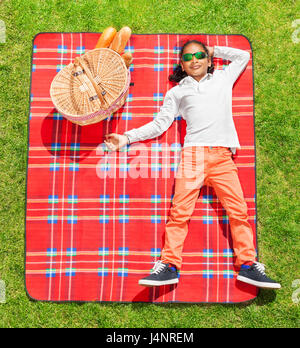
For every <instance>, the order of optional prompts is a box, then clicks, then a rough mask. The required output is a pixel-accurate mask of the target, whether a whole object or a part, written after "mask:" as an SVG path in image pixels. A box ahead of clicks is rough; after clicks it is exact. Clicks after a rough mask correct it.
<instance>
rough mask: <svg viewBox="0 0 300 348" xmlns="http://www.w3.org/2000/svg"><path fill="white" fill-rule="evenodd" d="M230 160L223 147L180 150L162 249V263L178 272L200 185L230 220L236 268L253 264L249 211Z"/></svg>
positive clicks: (196, 147) (229, 155) (236, 170)
mask: <svg viewBox="0 0 300 348" xmlns="http://www.w3.org/2000/svg"><path fill="white" fill-rule="evenodd" d="M237 173H238V169H237V167H236V165H235V163H234V162H233V160H232V152H231V151H230V149H229V148H227V147H222V146H213V147H210V146H191V147H186V148H183V150H182V152H181V161H180V164H179V167H178V170H177V173H176V177H175V193H174V197H173V201H172V207H171V210H170V216H169V219H168V222H167V224H166V231H165V245H164V248H163V250H162V254H161V260H162V262H164V263H172V264H174V265H175V266H176V267H177V268H178V269H180V268H181V264H182V249H183V244H184V240H185V238H186V236H187V233H188V221H189V220H190V218H191V215H192V214H193V211H194V207H195V204H196V201H197V199H198V196H199V191H200V189H201V187H202V186H203V185H208V186H212V187H213V188H214V191H215V193H216V195H217V197H218V199H219V200H220V202H221V204H222V206H223V207H224V208H225V210H226V213H227V215H228V218H229V224H230V229H231V235H232V241H233V249H234V253H235V255H236V257H237V258H236V266H240V265H242V264H243V263H245V262H247V261H255V256H256V252H255V247H254V243H253V231H252V228H251V226H250V224H249V222H248V221H247V220H248V207H247V203H246V202H245V199H244V195H243V191H242V187H241V184H240V181H239V177H238V174H237Z"/></svg>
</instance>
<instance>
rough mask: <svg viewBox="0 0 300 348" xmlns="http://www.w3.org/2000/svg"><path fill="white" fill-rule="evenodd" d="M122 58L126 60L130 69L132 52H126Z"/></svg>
mask: <svg viewBox="0 0 300 348" xmlns="http://www.w3.org/2000/svg"><path fill="white" fill-rule="evenodd" d="M121 57H122V58H123V59H124V62H125V64H126V66H127V68H129V66H130V64H131V63H132V54H131V53H130V52H125V53H124V54H122V56H121Z"/></svg>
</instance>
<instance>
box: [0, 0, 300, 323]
mask: <svg viewBox="0 0 300 348" xmlns="http://www.w3.org/2000/svg"><path fill="white" fill-rule="evenodd" d="M297 18H300V12H299V2H298V7H297V6H296V1H292V0H271V1H264V0H237V1H234V0H231V1H228V0H223V1H218V0H209V1H198V0H184V1H177V0H165V1H164V0H160V1H147V0H134V1H133V0H122V1H116V0H109V1H108V0H103V1H96V0H91V1H87V0H78V1H66V0H60V1H59V0H57V1H51V0H49V1H42V0H40V1H33V0H26V1H21V0H11V1H5V0H4V1H0V19H1V20H3V21H4V22H5V24H6V43H2V44H1V43H0V117H1V121H0V122H1V123H0V169H1V180H0V205H1V206H0V208H1V209H0V228H1V232H0V279H2V280H4V281H5V284H6V303H4V304H0V327H114V328H118V327H130V328H134V327H152V328H157V327H166V328H167V327H169V328H196V327H299V307H298V306H297V304H295V303H293V301H292V293H293V291H295V290H296V289H295V288H293V287H292V282H293V280H295V279H297V278H300V275H299V203H298V202H299V196H298V195H297V187H298V188H299V186H300V182H299V136H298V134H299V94H298V93H297V92H298V90H299V89H298V88H299V85H298V83H297V78H298V77H299V64H298V66H297V63H299V45H300V43H299V44H296V43H294V42H293V41H292V33H293V32H294V30H295V28H293V27H292V22H293V21H294V20H295V19H297ZM111 25H112V26H114V27H117V28H121V27H122V26H124V25H128V26H130V27H131V28H132V31H133V33H140V34H142V33H172V32H174V33H210V34H243V35H245V36H247V37H248V38H249V40H250V41H251V43H252V48H253V55H254V78H255V123H256V147H257V148H256V151H257V195H258V197H257V198H258V200H257V208H258V242H259V254H260V260H261V261H262V262H263V263H265V264H266V265H268V266H270V267H269V269H270V275H271V276H274V277H275V278H276V279H279V280H280V281H281V283H282V286H283V288H282V289H281V290H280V291H278V292H276V293H275V292H272V291H270V292H269V291H261V293H260V295H259V296H258V298H257V299H256V300H254V301H253V302H251V303H248V304H242V305H187V304H172V305H154V304H118V303H113V304H99V303H84V304H77V303H63V304H55V303H42V302H34V301H31V300H29V298H28V297H27V295H26V293H25V288H24V214H25V209H24V207H25V179H26V161H27V159H26V157H27V127H28V124H27V119H28V110H29V101H28V100H29V83H30V68H31V48H32V39H33V37H34V35H35V34H37V33H38V32H47V31H51V32H52V31H53V32H56V31H57V32H61V31H66V32H67V31H76V32H80V31H91V32H101V31H102V30H103V29H104V28H106V27H107V26H111ZM299 36H300V35H299Z"/></svg>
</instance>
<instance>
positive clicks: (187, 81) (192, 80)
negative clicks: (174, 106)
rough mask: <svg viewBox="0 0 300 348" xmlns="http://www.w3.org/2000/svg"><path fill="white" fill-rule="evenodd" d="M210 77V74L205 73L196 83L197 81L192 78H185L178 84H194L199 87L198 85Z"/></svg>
mask: <svg viewBox="0 0 300 348" xmlns="http://www.w3.org/2000/svg"><path fill="white" fill-rule="evenodd" d="M211 77H212V74H211V73H206V75H204V76H203V77H202V79H201V80H200V81H199V82H198V81H197V80H195V79H194V78H193V77H192V76H186V77H184V78H183V79H182V80H181V81H179V84H180V85H181V84H183V83H185V84H191V83H194V84H196V85H199V83H201V82H203V81H205V80H206V79H210V78H211Z"/></svg>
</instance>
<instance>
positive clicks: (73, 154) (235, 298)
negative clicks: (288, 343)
mask: <svg viewBox="0 0 300 348" xmlns="http://www.w3.org/2000/svg"><path fill="white" fill-rule="evenodd" d="M98 38H99V33H40V34H38V35H37V36H36V37H35V38H34V40H33V51H32V74H31V87H30V88H31V91H30V115H29V141H28V168H27V204H26V289H27V292H28V294H29V296H30V297H32V298H34V299H37V300H46V301H120V302H134V301H142V302H226V303H228V302H231V303H232V302H241V301H247V300H250V299H253V298H254V297H255V296H256V295H257V290H256V288H254V287H253V286H250V285H246V284H243V283H240V282H238V281H236V275H237V270H236V269H235V268H234V267H233V261H234V254H233V249H232V242H231V238H230V226H229V223H228V217H227V215H226V211H225V210H224V208H223V207H222V206H221V204H220V202H219V200H218V199H217V197H216V195H215V193H214V191H213V189H212V188H211V187H206V186H205V187H203V188H202V189H201V191H200V195H199V199H198V201H197V204H196V207H195V211H194V214H193V216H192V219H191V221H190V225H189V234H188V237H187V239H186V242H185V246H184V250H183V267H182V270H181V272H180V281H179V284H178V285H177V286H174V285H172V286H163V287H160V288H144V287H141V286H139V285H138V279H140V278H141V277H144V276H146V275H147V274H149V270H150V269H151V268H152V266H153V264H154V262H155V261H157V259H158V257H159V255H160V251H161V248H162V245H163V237H164V226H165V223H166V221H167V219H168V214H169V209H170V207H171V199H172V195H173V190H174V175H175V172H176V168H177V165H178V164H179V159H180V151H181V147H182V144H183V139H184V135H185V121H184V120H183V119H181V117H178V118H176V119H175V120H174V122H173V124H172V125H171V127H170V128H169V129H168V131H167V132H165V133H164V134H163V135H161V136H160V137H158V138H156V139H151V140H147V141H144V142H141V143H135V144H132V145H130V146H128V147H126V148H125V149H124V148H123V149H122V150H121V151H119V152H110V151H108V150H107V149H106V146H105V144H104V135H105V134H107V133H112V132H115V133H121V134H122V133H123V132H125V131H126V130H129V129H132V128H137V127H139V126H141V125H143V124H145V123H147V122H149V121H151V120H152V119H153V118H154V117H155V115H156V113H157V112H158V111H159V108H160V106H161V105H162V102H163V97H164V95H165V93H166V91H167V90H168V89H170V88H171V87H172V86H173V85H171V83H170V82H169V81H168V76H169V74H170V73H171V72H172V70H173V67H174V65H176V64H177V62H178V54H179V50H180V46H181V45H182V42H183V41H185V40H187V39H190V38H193V39H200V40H203V41H204V42H206V43H207V44H208V45H209V46H213V45H219V46H231V47H237V48H241V49H244V50H248V51H249V52H250V53H252V52H251V46H250V43H249V41H248V40H247V39H246V38H245V37H244V36H241V35H205V34H199V35H181V34H157V35H135V34H133V35H132V37H131V39H130V41H129V43H128V46H127V47H126V51H130V52H132V54H133V57H134V61H133V64H132V66H131V68H130V69H131V82H132V84H131V86H130V92H129V95H128V98H127V101H126V104H125V105H124V107H123V108H122V109H120V110H119V111H118V112H116V113H115V114H113V115H111V116H110V117H109V118H108V119H106V120H104V121H102V122H100V123H98V124H94V125H90V126H83V127H81V126H78V125H75V124H73V123H71V122H69V121H67V120H66V119H64V118H63V117H62V116H61V115H60V114H59V113H58V112H57V110H56V109H55V108H54V106H53V104H52V102H51V99H50V94H49V88H50V83H51V81H52V79H53V78H54V76H55V75H56V74H57V72H58V71H59V70H60V69H62V68H63V67H64V66H65V65H67V64H69V63H70V62H72V61H73V60H74V58H75V57H76V56H77V55H80V54H83V53H85V52H87V51H88V50H90V49H93V48H94V47H95V45H96V42H97V40H98ZM214 63H215V68H216V69H223V68H224V66H226V65H227V64H228V63H229V62H227V61H222V60H221V59H217V58H215V60H214ZM252 67H253V66H252V59H251V60H250V62H249V64H248V66H247V68H246V70H245V71H244V73H243V74H242V76H241V77H240V78H239V79H238V81H237V83H236V84H235V86H234V89H233V117H234V122H235V125H236V128H237V132H238V135H239V139H240V143H241V146H242V148H241V149H240V150H238V151H237V154H236V156H235V157H234V161H235V163H236V165H237V167H238V168H239V177H240V181H241V184H242V187H243V190H244V195H245V199H246V202H247V204H248V208H249V209H248V213H249V222H250V223H251V225H252V227H253V231H254V232H256V197H255V192H256V182H255V139H254V118H253V117H254V105H253V72H252Z"/></svg>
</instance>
